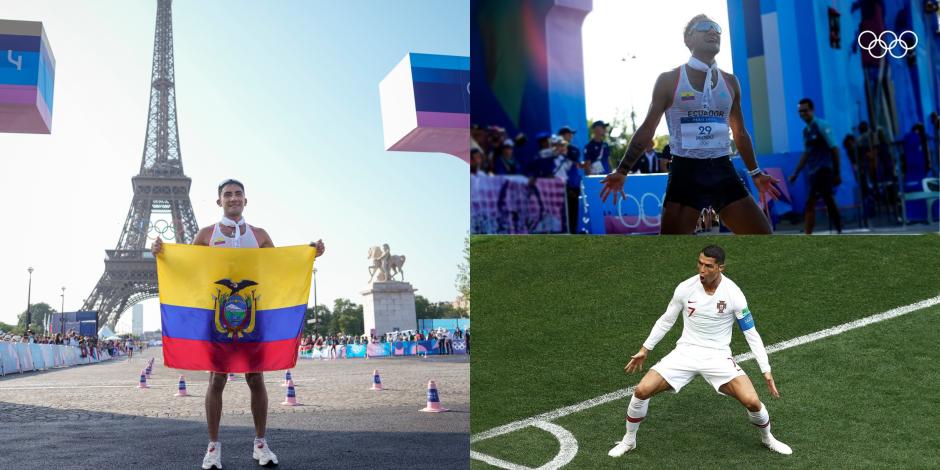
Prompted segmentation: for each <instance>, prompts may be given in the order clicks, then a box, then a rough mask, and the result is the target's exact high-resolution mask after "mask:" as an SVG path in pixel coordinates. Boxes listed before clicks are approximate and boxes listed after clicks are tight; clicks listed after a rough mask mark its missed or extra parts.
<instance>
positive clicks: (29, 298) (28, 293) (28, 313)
mask: <svg viewBox="0 0 940 470" xmlns="http://www.w3.org/2000/svg"><path fill="white" fill-rule="evenodd" d="M26 270H27V271H29V287H28V288H27V291H26V333H27V334H28V332H29V324H30V323H32V322H33V313H32V311H31V310H30V302H32V297H33V268H32V266H30V267H29V268H27V269H26Z"/></svg>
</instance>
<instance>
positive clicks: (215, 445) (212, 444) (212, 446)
mask: <svg viewBox="0 0 940 470" xmlns="http://www.w3.org/2000/svg"><path fill="white" fill-rule="evenodd" d="M221 444H222V443H221V442H219V441H209V446H208V448H209V449H218V448H219V446H220V445H221Z"/></svg>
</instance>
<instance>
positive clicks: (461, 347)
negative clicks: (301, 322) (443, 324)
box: [298, 338, 467, 359]
mask: <svg viewBox="0 0 940 470" xmlns="http://www.w3.org/2000/svg"><path fill="white" fill-rule="evenodd" d="M452 349H453V353H452V354H466V353H467V343H466V340H464V339H456V338H455V339H454V340H453V341H452ZM435 354H441V346H440V341H438V340H434V339H432V340H424V341H394V342H391V343H372V344H369V345H365V344H347V345H345V346H337V347H336V352H335V354H333V353H332V352H331V351H330V347H329V346H321V347H319V348H313V347H311V348H308V349H301V350H300V351H299V353H298V356H299V357H300V358H301V359H331V358H336V359H342V358H347V359H348V358H365V357H367V356H368V357H389V356H423V355H435Z"/></svg>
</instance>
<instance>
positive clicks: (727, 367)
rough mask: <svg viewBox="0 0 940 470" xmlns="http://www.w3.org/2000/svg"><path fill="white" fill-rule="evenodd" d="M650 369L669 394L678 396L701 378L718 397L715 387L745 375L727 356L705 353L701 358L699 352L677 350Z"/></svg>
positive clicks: (694, 350)
mask: <svg viewBox="0 0 940 470" xmlns="http://www.w3.org/2000/svg"><path fill="white" fill-rule="evenodd" d="M651 369H652V370H655V371H656V372H658V373H659V375H661V376H662V377H663V378H664V379H666V382H667V383H669V385H670V386H671V387H672V391H673V393H679V390H681V389H682V387H685V386H686V385H687V384H688V383H689V382H691V381H692V379H694V378H695V376H696V375H701V376H702V378H704V379H705V380H706V381H708V383H709V384H711V386H712V387H713V388H714V389H715V391H716V392H718V393H721V392H720V391H718V388H719V387H721V386H722V385H724V384H726V383H728V382H730V381H731V380H733V379H735V378H736V377H738V376H741V375H745V374H744V371H743V370H741V367H739V366H738V364H737V363H735V362H734V358H732V357H731V354H730V353H729V354H723V353H722V352H721V351H708V352H706V353H705V354H704V355H703V349H699V348H684V347H681V346H680V347H677V348H676V349H673V350H672V352H670V353H669V354H667V355H666V357H664V358H662V359H660V361H659V362H657V363H656V365H654V366H653V367H651ZM721 394H722V395H724V394H723V393H721Z"/></svg>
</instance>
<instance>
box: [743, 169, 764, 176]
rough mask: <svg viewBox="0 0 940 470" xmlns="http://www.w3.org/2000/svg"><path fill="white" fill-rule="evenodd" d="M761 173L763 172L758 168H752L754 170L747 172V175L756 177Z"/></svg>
mask: <svg viewBox="0 0 940 470" xmlns="http://www.w3.org/2000/svg"><path fill="white" fill-rule="evenodd" d="M763 172H764V170H761V169H760V167H757V168H754V169H753V170H751V171H748V172H747V174H749V175H751V176H757V175H759V174H761V173H763Z"/></svg>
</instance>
